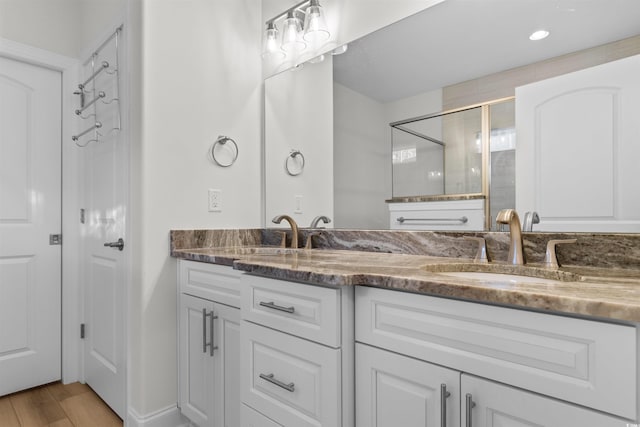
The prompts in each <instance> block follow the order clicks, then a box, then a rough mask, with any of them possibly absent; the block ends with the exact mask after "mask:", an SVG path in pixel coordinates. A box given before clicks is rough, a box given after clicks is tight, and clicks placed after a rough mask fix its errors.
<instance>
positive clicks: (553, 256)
mask: <svg viewBox="0 0 640 427" xmlns="http://www.w3.org/2000/svg"><path fill="white" fill-rule="evenodd" d="M577 241H578V240H577V239H552V240H549V242H547V252H546V254H545V256H544V265H545V266H546V267H549V268H558V267H560V264H558V257H557V253H556V246H557V245H561V244H566V243H575V242H577Z"/></svg>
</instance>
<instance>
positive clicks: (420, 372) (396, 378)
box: [356, 343, 460, 427]
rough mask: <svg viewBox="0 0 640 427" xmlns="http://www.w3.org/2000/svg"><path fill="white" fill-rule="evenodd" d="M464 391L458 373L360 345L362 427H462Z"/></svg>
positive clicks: (358, 376)
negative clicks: (462, 397) (461, 407)
mask: <svg viewBox="0 0 640 427" xmlns="http://www.w3.org/2000/svg"><path fill="white" fill-rule="evenodd" d="M459 387H460V373H459V372H458V371H454V370H451V369H447V368H443V367H440V366H437V365H433V364H431V363H427V362H423V361H420V360H416V359H412V358H410V357H406V356H402V355H399V354H395V353H391V352H389V351H385V350H381V349H379V348H375V347H370V346H368V345H364V344H360V343H357V344H356V425H357V426H358V427H395V426H403V427H439V426H456V425H459V418H458V416H459V413H460V405H459V403H460V395H459ZM443 409H444V411H443Z"/></svg>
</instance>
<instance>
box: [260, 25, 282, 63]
mask: <svg viewBox="0 0 640 427" xmlns="http://www.w3.org/2000/svg"><path fill="white" fill-rule="evenodd" d="M278 34H279V31H278V29H277V28H276V26H275V25H274V24H273V23H269V24H268V26H267V30H266V31H265V34H264V41H263V45H262V57H263V58H264V59H283V58H284V57H285V53H284V52H283V51H282V50H281V49H280V44H279V42H278Z"/></svg>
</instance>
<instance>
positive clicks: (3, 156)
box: [0, 57, 62, 395]
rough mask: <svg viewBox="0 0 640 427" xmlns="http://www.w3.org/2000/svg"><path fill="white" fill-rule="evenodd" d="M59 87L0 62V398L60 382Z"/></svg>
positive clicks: (32, 69) (47, 76) (54, 75)
mask: <svg viewBox="0 0 640 427" xmlns="http://www.w3.org/2000/svg"><path fill="white" fill-rule="evenodd" d="M61 87H62V83H61V76H60V73H58V72H55V71H51V70H47V69H44V68H40V67H36V66H33V65H29V64H25V63H22V62H18V61H14V60H10V59H6V58H2V57H0V395H4V394H7V393H12V392H15V391H18V390H21V389H25V388H29V387H33V386H36V385H39V384H43V383H47V382H51V381H55V380H58V379H60V363H61V355H60V351H61V347H60V340H61V336H60V321H61V320H60V308H61V288H60V274H61V272H60V262H61V258H60V257H61V251H60V248H61V247H60V246H59V245H53V246H52V245H49V234H58V233H60V232H61V190H60V177H61V170H60V167H61V154H60V153H61V146H60V135H61V107H60V105H61Z"/></svg>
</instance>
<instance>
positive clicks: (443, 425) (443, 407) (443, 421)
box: [440, 384, 451, 427]
mask: <svg viewBox="0 0 640 427" xmlns="http://www.w3.org/2000/svg"><path fill="white" fill-rule="evenodd" d="M449 396H451V393H449V392H448V391H447V385H446V384H440V427H447V398H448V397H449Z"/></svg>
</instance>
